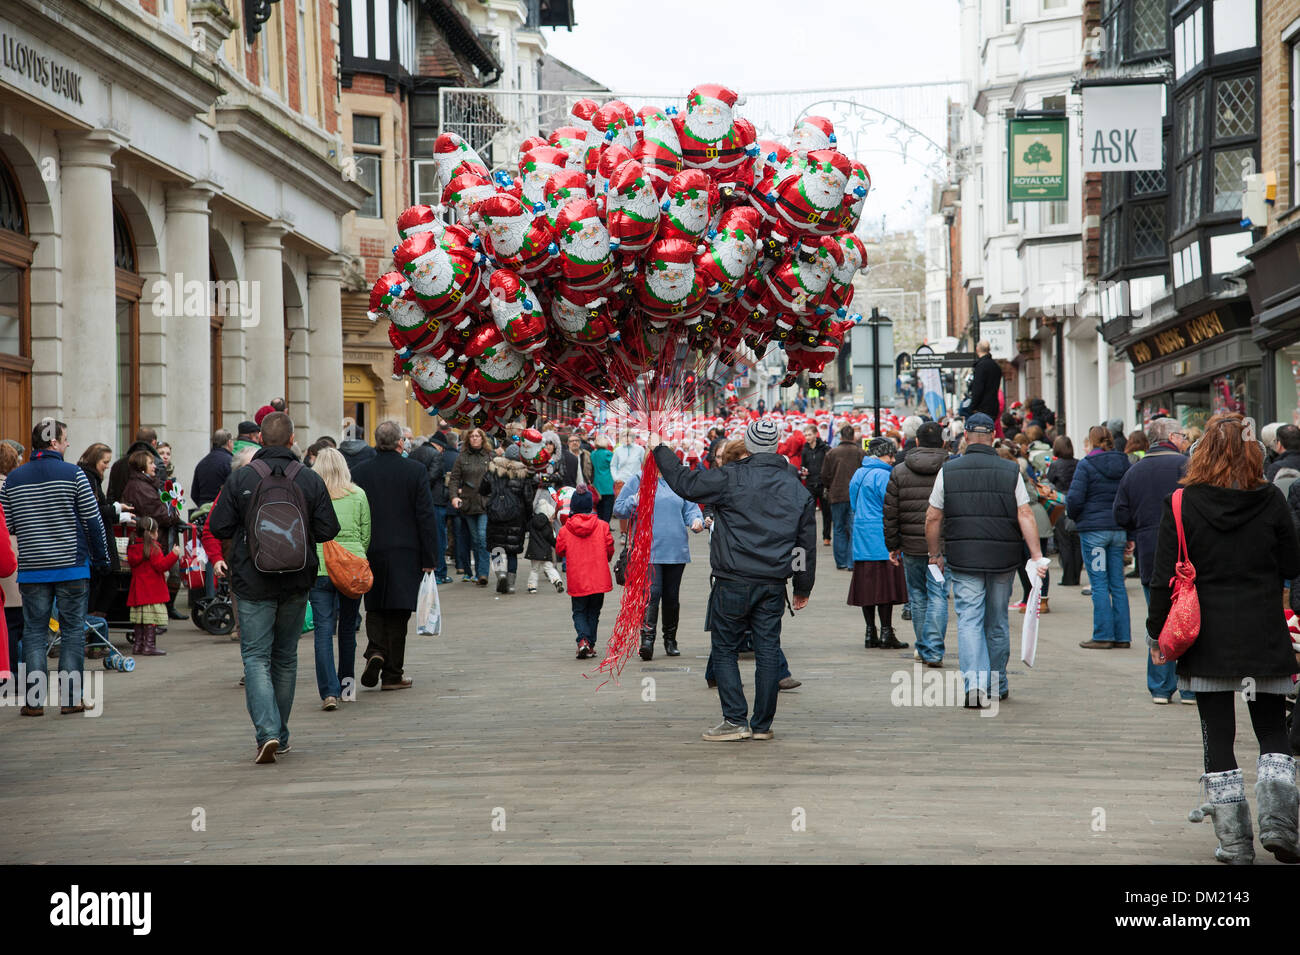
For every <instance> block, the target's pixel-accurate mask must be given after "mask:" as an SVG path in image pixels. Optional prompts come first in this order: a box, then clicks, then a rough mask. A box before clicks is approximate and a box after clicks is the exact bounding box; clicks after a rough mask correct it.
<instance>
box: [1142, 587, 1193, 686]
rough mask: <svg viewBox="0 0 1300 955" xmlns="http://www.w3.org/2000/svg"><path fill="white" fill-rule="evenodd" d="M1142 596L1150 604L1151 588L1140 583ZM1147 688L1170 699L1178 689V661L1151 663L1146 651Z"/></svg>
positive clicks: (1149, 655)
mask: <svg viewBox="0 0 1300 955" xmlns="http://www.w3.org/2000/svg"><path fill="white" fill-rule="evenodd" d="M1142 596H1144V597H1145V598H1146V600H1147V606H1148V607H1150V606H1151V588H1150V587H1149V586H1147V585H1146V584H1143V585H1142ZM1147 689H1148V690H1150V691H1151V695H1152V696H1163V697H1164V698H1165V699H1166V700H1169V699H1172V698H1173V695H1174V692H1175V691H1176V690H1177V689H1178V661H1177V660H1170V661H1169V662H1168V663H1152V662H1151V654H1150V652H1148V653H1147ZM1178 696H1179V697H1180V698H1181V699H1184V700H1194V699H1196V694H1195V693H1192V692H1191V691H1190V690H1188V691H1184V692H1182V693H1179V694H1178Z"/></svg>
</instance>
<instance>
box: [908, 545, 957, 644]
mask: <svg viewBox="0 0 1300 955" xmlns="http://www.w3.org/2000/svg"><path fill="white" fill-rule="evenodd" d="M929 564H930V561H929V558H928V557H913V556H911V555H910V554H904V555H903V574H904V576H906V578H907V599H908V602H909V603H910V604H911V605H912V632H913V633H914V634H916V652H917V653H919V654H921V659H922V660H924V661H925V662H927V663H932V662H935V661H937V660H942V659H943V635H944V633H945V632H946V631H947V629H948V577H947V574H945V575H944V578H943V583H939V582H938V581H937V580H935V579H934V578H933V577H931V576H930V570H929Z"/></svg>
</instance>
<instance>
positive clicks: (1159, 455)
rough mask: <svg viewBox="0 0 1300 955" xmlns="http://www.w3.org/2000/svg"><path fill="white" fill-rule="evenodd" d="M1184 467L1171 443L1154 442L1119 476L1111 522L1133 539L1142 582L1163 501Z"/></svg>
mask: <svg viewBox="0 0 1300 955" xmlns="http://www.w3.org/2000/svg"><path fill="white" fill-rule="evenodd" d="M1186 470H1187V455H1185V454H1182V453H1180V452H1179V451H1178V449H1177V448H1175V447H1174V446H1173V445H1172V444H1157V445H1156V446H1155V447H1154V448H1152V449H1151V450H1150V451H1148V452H1147V453H1146V454H1145V455H1144V456H1143V457H1142V459H1141V460H1140V461H1138V463H1137V464H1135V465H1133V466H1132V467H1131V468H1129V469H1128V470H1127V471H1126V472H1124V476H1123V477H1122V478H1120V482H1119V490H1118V491H1116V492H1115V504H1114V508H1113V511H1114V517H1115V523H1116V524H1118V525H1119V526H1120V527H1122V528H1123V529H1124V531H1125V532H1126V533H1127V534H1128V536H1129V539H1130V540H1133V541H1136V542H1137V562H1138V574H1139V576H1141V578H1142V583H1143V584H1150V583H1151V565H1152V564H1153V563H1154V562H1155V559H1156V532H1157V531H1158V530H1160V517H1161V515H1162V514H1163V513H1164V509H1165V501H1166V500H1167V499H1168V497H1169V495H1170V494H1172V493H1174V491H1175V490H1177V489H1178V482H1179V481H1180V480H1182V477H1183V473H1184V472H1185V471H1186Z"/></svg>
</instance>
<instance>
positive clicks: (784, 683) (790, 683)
mask: <svg viewBox="0 0 1300 955" xmlns="http://www.w3.org/2000/svg"><path fill="white" fill-rule="evenodd" d="M777 686H778V687H780V688H781V689H782V690H793V689H794V688H795V687H796V686H803V683H801V682H800V681H799V680H796V679H795V678H794V677H792V676H788V677H785V678H784V679H782V680H781V681H780V682H779V683H777Z"/></svg>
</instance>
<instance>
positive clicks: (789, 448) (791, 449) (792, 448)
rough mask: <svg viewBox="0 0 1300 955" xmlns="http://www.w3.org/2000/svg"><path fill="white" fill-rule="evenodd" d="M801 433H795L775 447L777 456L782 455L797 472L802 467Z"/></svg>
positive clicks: (802, 440)
mask: <svg viewBox="0 0 1300 955" xmlns="http://www.w3.org/2000/svg"><path fill="white" fill-rule="evenodd" d="M805 440H806V439H805V438H804V436H803V432H802V431H795V432H794V433H793V434H791V435H790V437H788V438H786V439H785V440H784V441H782V442H781V443H780V444H779V445H777V447H776V453H777V454H784V455H785V456H786V457H787V458H789V459H790V464H792V465H793V466H794V469H795V470H796V471H797V470H799V469H800V468H801V467H803V446H804V442H805Z"/></svg>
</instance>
